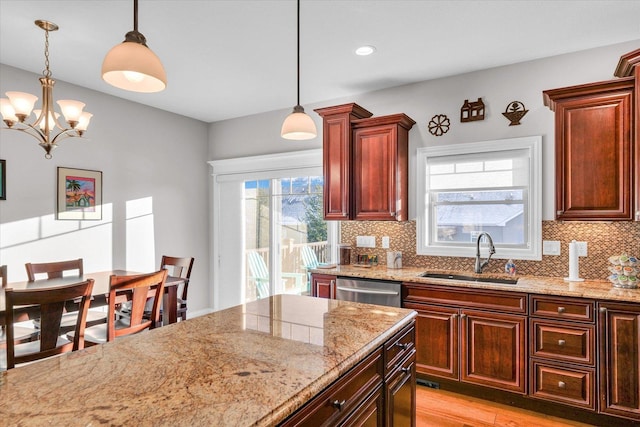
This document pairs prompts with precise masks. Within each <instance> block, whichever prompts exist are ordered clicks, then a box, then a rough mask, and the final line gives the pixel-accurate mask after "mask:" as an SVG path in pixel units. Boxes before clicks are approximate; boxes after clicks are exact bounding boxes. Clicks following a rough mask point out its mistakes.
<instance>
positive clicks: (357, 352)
mask: <svg viewBox="0 0 640 427" xmlns="http://www.w3.org/2000/svg"><path fill="white" fill-rule="evenodd" d="M415 315H416V313H415V312H414V311H412V310H406V309H401V308H393V307H382V306H373V305H366V304H357V303H350V302H346V301H336V300H328V299H321V298H312V297H305V296H297V295H276V296H273V297H270V298H266V299H262V300H258V301H254V302H251V303H247V304H244V305H240V306H236V307H232V308H229V309H226V310H221V311H218V312H214V313H211V314H208V315H205V316H201V317H197V318H194V319H189V320H187V321H183V322H178V323H175V324H172V325H169V326H163V327H161V328H157V329H155V330H152V331H146V332H143V333H141V334H138V335H134V336H129V337H124V338H121V339H118V340H117V341H115V342H111V343H107V344H103V345H98V346H94V347H90V348H87V349H84V350H80V351H78V352H74V353H67V354H64V355H62V356H60V357H54V358H50V359H46V360H43V361H40V362H36V363H33V364H30V365H26V366H22V367H19V368H15V369H11V370H9V371H5V372H0V396H1V397H2V398H1V399H0V419H1V420H2V421H3V423H5V424H6V425H9V426H12V425H65V426H88V425H102V424H108V425H125V424H126V425H137V426H144V425H153V426H158V425H172V426H179V425H185V426H193V425H209V426H214V425H219V426H222V425H224V426H267V425H269V426H270V425H275V424H277V423H278V422H280V421H282V420H284V419H285V418H287V416H289V415H290V414H292V413H293V412H295V411H296V410H297V409H298V408H300V407H301V406H303V405H304V404H305V403H306V402H307V401H309V400H310V399H311V398H312V397H313V396H315V395H316V394H318V393H319V392H320V391H322V390H323V389H325V388H326V387H327V386H328V385H330V384H331V383H332V382H333V381H335V380H336V379H338V378H339V377H340V376H341V375H342V374H344V373H345V372H346V371H348V370H349V369H350V368H351V367H353V366H354V365H356V364H357V363H358V362H359V361H361V360H362V359H363V358H364V357H365V356H367V355H368V354H370V353H371V352H372V351H374V350H375V349H376V348H377V347H379V346H380V345H382V344H383V343H384V342H385V341H386V340H387V339H389V338H390V337H391V336H392V335H393V334H394V333H396V332H398V331H399V330H400V329H402V327H404V326H406V325H407V324H409V323H410V322H411V321H412V320H413V318H414V317H415Z"/></svg>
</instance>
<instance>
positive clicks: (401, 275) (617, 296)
mask: <svg viewBox="0 0 640 427" xmlns="http://www.w3.org/2000/svg"><path fill="white" fill-rule="evenodd" d="M425 271H429V272H433V273H448V274H461V275H466V276H471V277H481V278H490V277H494V278H498V279H504V278H515V279H517V280H518V282H517V283H516V284H514V285H510V284H499V283H491V282H477V281H464V280H451V279H438V278H431V277H430V278H425V277H421V275H422V273H424V272H425ZM311 272H312V273H316V274H330V275H335V276H344V277H358V278H365V279H378V280H392V281H398V282H411V283H424V284H427V283H429V284H439V285H447V286H454V287H464V288H476V289H493V290H502V291H508V292H525V293H532V294H541V295H555V296H569V297H580V298H592V299H602V300H613V301H625V302H636V303H640V289H623V288H616V287H613V285H612V284H611V283H610V282H609V281H607V280H585V281H584V282H568V281H565V280H564V278H562V277H544V276H524V275H517V276H515V277H514V276H508V275H506V274H494V273H482V274H476V273H473V272H472V271H449V270H446V271H445V270H433V269H427V268H423V267H403V268H398V269H393V268H387V267H386V266H374V267H370V268H365V267H359V266H353V265H337V266H335V267H333V268H316V269H312V270H311Z"/></svg>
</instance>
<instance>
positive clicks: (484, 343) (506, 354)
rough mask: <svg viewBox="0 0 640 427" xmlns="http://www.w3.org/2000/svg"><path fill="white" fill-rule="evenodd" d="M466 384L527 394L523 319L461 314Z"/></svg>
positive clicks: (462, 376)
mask: <svg viewBox="0 0 640 427" xmlns="http://www.w3.org/2000/svg"><path fill="white" fill-rule="evenodd" d="M460 319H461V320H460V322H461V334H462V335H461V336H462V347H461V355H462V362H461V372H460V379H461V380H462V381H465V382H469V383H474V384H479V385H485V386H490V387H494V388H497V389H502V390H507V391H512V392H517V393H522V394H524V393H526V390H527V389H526V373H527V365H526V346H525V342H526V341H525V339H526V336H525V335H526V317H525V316H515V315H504V314H497V313H483V312H479V311H471V310H462V312H461V315H460Z"/></svg>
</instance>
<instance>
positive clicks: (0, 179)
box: [0, 160, 7, 200]
mask: <svg viewBox="0 0 640 427" xmlns="http://www.w3.org/2000/svg"><path fill="white" fill-rule="evenodd" d="M0 200H7V161H6V160H0Z"/></svg>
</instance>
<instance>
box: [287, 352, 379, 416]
mask: <svg viewBox="0 0 640 427" xmlns="http://www.w3.org/2000/svg"><path fill="white" fill-rule="evenodd" d="M382 371H383V358H382V347H379V348H378V349H377V350H376V351H374V352H373V353H372V354H371V355H370V356H368V357H367V358H366V359H364V360H363V361H362V362H360V363H358V364H357V365H356V366H354V367H353V368H352V369H351V371H349V372H348V373H346V374H345V375H344V376H343V377H342V378H340V379H339V380H337V381H336V382H335V383H333V384H332V385H330V386H329V387H328V388H327V389H326V390H324V391H323V392H321V393H320V394H319V395H317V396H316V397H315V398H313V400H311V401H310V402H309V403H308V404H307V405H305V406H304V407H303V408H302V409H300V410H299V411H298V412H296V413H295V414H294V415H293V416H291V418H289V419H287V420H286V421H285V422H284V423H283V424H282V425H283V426H308V427H318V426H325V425H337V424H339V423H340V422H341V421H342V420H343V419H344V418H345V417H347V416H349V415H350V414H352V413H353V411H354V410H355V409H356V408H357V407H358V406H359V405H360V404H361V403H362V402H363V401H364V400H365V399H366V398H367V397H368V396H369V395H370V394H371V393H372V392H373V391H374V390H375V389H376V388H378V389H379V388H380V387H381V386H382Z"/></svg>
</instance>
